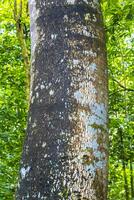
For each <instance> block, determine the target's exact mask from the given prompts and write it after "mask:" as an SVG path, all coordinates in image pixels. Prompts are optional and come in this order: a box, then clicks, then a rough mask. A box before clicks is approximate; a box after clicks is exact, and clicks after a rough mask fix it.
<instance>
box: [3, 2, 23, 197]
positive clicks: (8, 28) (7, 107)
mask: <svg viewBox="0 0 134 200" xmlns="http://www.w3.org/2000/svg"><path fill="white" fill-rule="evenodd" d="M3 3H5V4H6V5H7V2H6V1H5V2H3ZM0 4H1V3H0ZM5 4H3V5H1V8H3V10H2V12H1V14H2V15H0V21H1V25H0V200H13V196H14V193H15V188H16V184H17V179H18V170H19V162H20V154H21V148H22V142H23V137H24V129H25V125H26V111H27V102H26V96H25V73H24V67H23V62H22V60H23V58H22V55H21V49H20V46H19V44H18V40H17V38H16V30H15V24H14V22H13V20H12V15H10V14H11V12H10V10H9V13H7V7H5ZM8 5H9V2H8ZM4 9H5V10H4ZM9 19H10V20H9Z"/></svg>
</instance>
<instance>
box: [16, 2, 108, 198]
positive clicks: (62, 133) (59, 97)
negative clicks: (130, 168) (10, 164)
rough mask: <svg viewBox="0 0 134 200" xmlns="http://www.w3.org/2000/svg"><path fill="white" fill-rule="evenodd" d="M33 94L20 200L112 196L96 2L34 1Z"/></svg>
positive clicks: (104, 71) (102, 41)
mask: <svg viewBox="0 0 134 200" xmlns="http://www.w3.org/2000/svg"><path fill="white" fill-rule="evenodd" d="M30 17H31V42H32V46H31V50H32V59H31V60H32V71H31V97H30V110H29V117H28V126H27V136H26V139H25V144H24V149H23V155H22V161H21V169H20V182H19V184H18V189H17V194H16V199H18V200H20V199H47V200H64V199H66V200H84V199H85V200H86V199H88V200H106V199H107V197H106V196H107V158H108V152H107V151H108V150H107V147H108V145H107V143H108V133H107V99H108V98H107V93H108V92H107V91H108V89H107V68H106V65H107V63H106V51H105V39H104V30H103V24H102V16H101V12H100V4H99V2H98V1H97V0H83V1H82V0H45V1H41V0H40V1H37V0H31V1H30Z"/></svg>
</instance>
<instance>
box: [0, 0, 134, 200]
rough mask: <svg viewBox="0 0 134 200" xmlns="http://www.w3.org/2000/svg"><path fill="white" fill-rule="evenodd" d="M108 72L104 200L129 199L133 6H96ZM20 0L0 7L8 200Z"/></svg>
mask: <svg viewBox="0 0 134 200" xmlns="http://www.w3.org/2000/svg"><path fill="white" fill-rule="evenodd" d="M101 7H102V13H103V19H104V26H105V32H106V45H107V60H108V71H109V192H108V199H109V200H116V199H117V200H132V199H133V198H134V174H133V173H134V172H133V168H134V143H133V142H134V139H133V138H134V131H133V130H134V97H133V96H134V1H132V0H102V1H101ZM29 21H30V19H29V12H28V3H27V1H26V0H23V1H21V0H18V1H14V0H11V1H8V0H1V1H0V186H1V187H0V199H1V200H12V199H14V196H15V191H16V185H17V182H18V176H19V175H18V174H19V165H20V158H21V153H22V144H23V141H24V136H25V129H26V121H27V111H28V94H29V90H28V87H29V69H30V25H29V24H30V22H29Z"/></svg>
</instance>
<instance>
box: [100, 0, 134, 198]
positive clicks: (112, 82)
mask: <svg viewBox="0 0 134 200" xmlns="http://www.w3.org/2000/svg"><path fill="white" fill-rule="evenodd" d="M102 9H103V16H104V23H105V28H106V40H107V50H108V51H107V53H108V66H109V128H110V139H109V140H110V142H109V144H110V159H109V160H110V164H109V166H110V172H109V199H110V200H115V199H118V200H125V199H126V200H129V199H132V196H131V192H130V188H131V184H130V170H129V163H130V158H131V157H134V153H133V152H134V151H133V147H134V146H133V145H134V144H133V137H134V134H133V130H134V107H133V105H134V98H133V94H134V82H133V81H134V79H133V77H134V57H133V55H134V27H133V22H134V12H133V11H134V1H131V0H123V1H122V0H108V1H107V0H103V1H102ZM123 165H125V173H126V179H127V180H126V181H127V182H126V183H127V186H126V187H125V176H124V172H123V171H124V170H123ZM126 190H127V191H126ZM126 192H128V197H126Z"/></svg>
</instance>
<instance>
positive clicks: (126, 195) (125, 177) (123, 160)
mask: <svg viewBox="0 0 134 200" xmlns="http://www.w3.org/2000/svg"><path fill="white" fill-rule="evenodd" d="M119 134H120V141H121V145H122V146H121V154H122V155H121V159H122V169H123V177H124V190H125V199H126V200H129V189H128V181H127V174H126V163H125V155H124V154H125V152H124V141H123V131H122V129H121V128H120V129H119Z"/></svg>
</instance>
